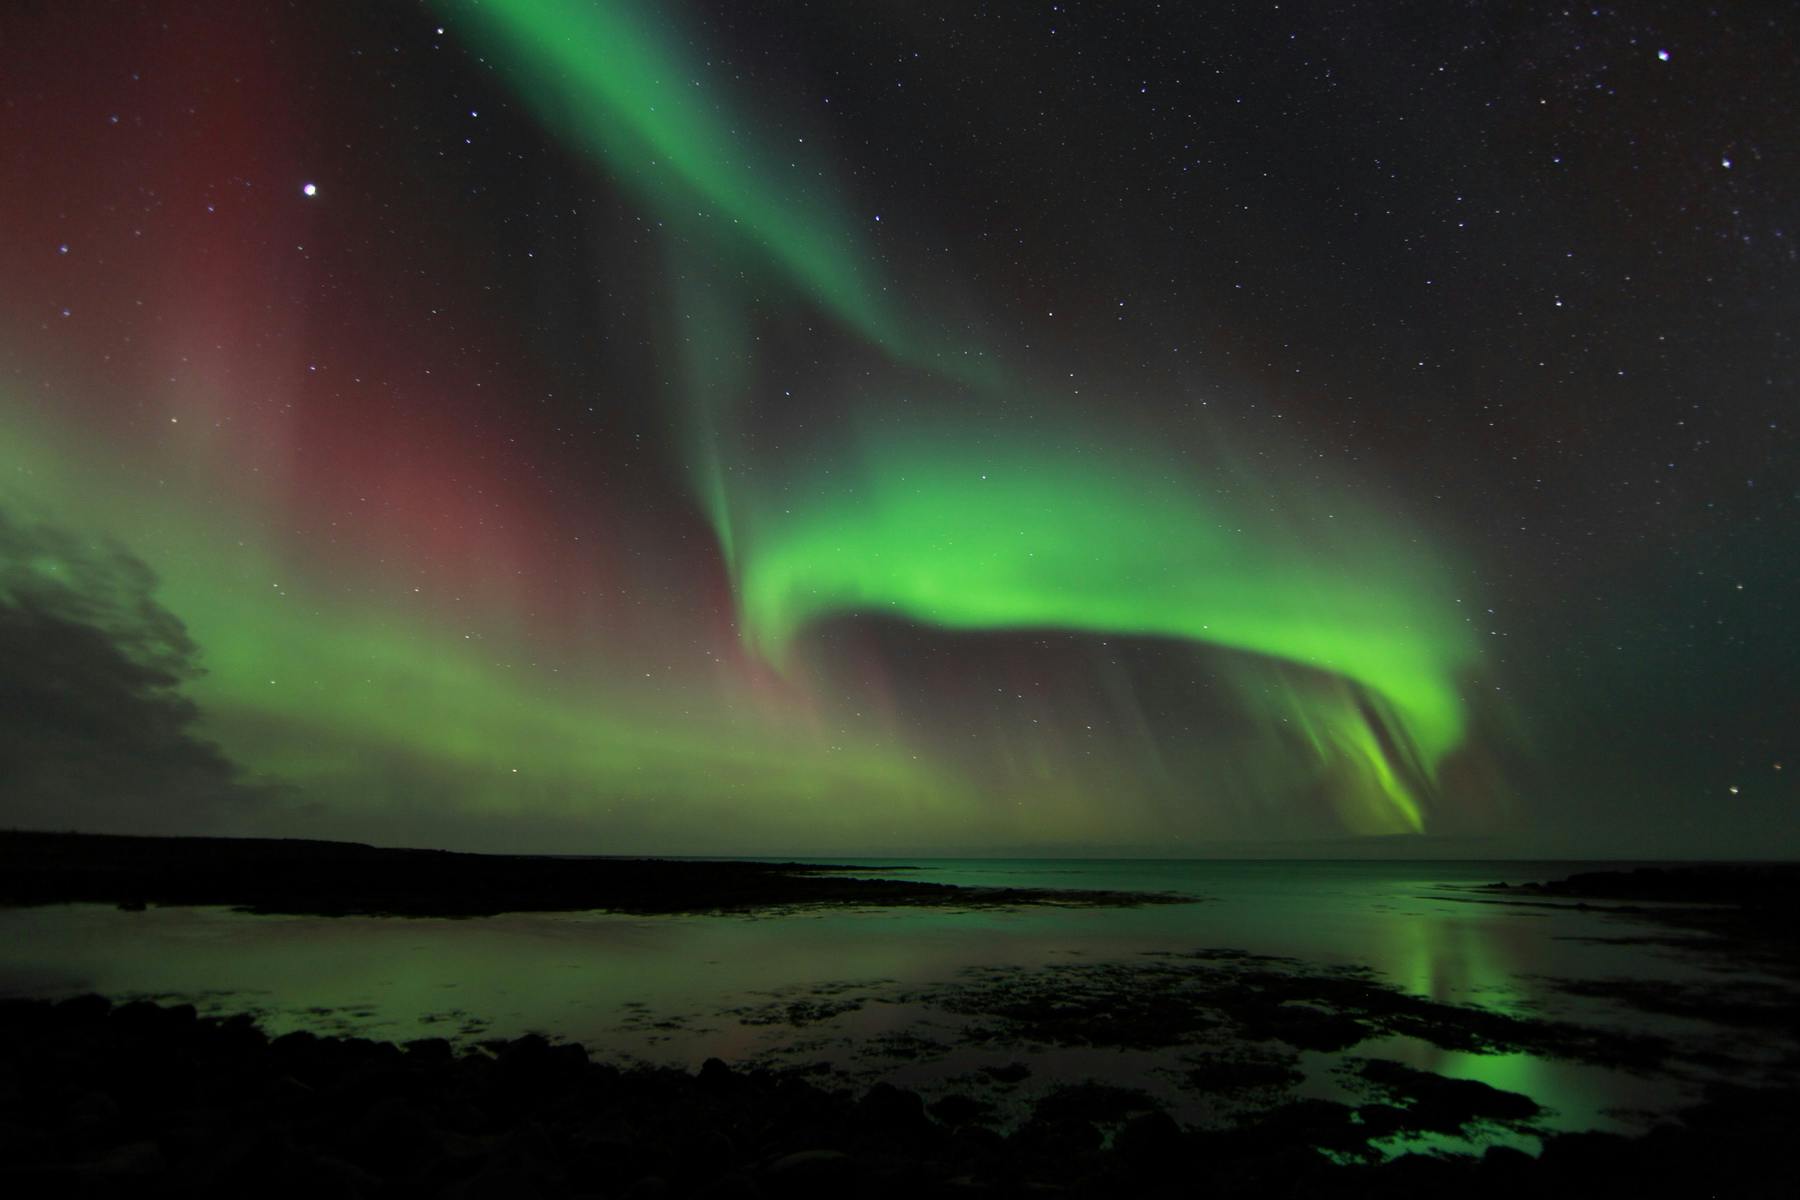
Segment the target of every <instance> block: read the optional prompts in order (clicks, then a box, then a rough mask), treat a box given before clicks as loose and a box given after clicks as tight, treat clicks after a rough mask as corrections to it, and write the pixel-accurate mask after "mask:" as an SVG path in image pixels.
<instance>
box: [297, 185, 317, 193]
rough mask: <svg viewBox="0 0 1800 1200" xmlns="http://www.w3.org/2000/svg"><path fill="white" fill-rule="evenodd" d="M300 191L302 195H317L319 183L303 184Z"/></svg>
mask: <svg viewBox="0 0 1800 1200" xmlns="http://www.w3.org/2000/svg"><path fill="white" fill-rule="evenodd" d="M300 192H301V194H302V195H306V196H316V195H318V194H319V185H318V184H316V183H307V184H302V185H301V187H300Z"/></svg>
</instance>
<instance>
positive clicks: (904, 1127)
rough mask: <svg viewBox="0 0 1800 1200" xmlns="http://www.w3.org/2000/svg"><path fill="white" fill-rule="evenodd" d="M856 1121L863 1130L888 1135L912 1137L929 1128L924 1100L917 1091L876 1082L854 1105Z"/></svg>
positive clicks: (929, 1122) (929, 1120) (929, 1123)
mask: <svg viewBox="0 0 1800 1200" xmlns="http://www.w3.org/2000/svg"><path fill="white" fill-rule="evenodd" d="M856 1118H857V1120H858V1121H859V1122H861V1123H862V1124H863V1125H864V1126H865V1127H868V1128H871V1129H874V1130H877V1131H880V1132H882V1133H888V1134H902V1135H906V1134H915V1133H918V1132H920V1131H921V1130H926V1129H929V1128H930V1127H931V1119H930V1118H929V1117H927V1116H926V1115H925V1101H924V1099H923V1098H921V1097H920V1095H919V1093H917V1092H909V1091H907V1090H906V1089H904V1088H897V1087H895V1086H894V1085H893V1084H891V1083H878V1084H876V1085H875V1086H874V1087H872V1088H870V1089H869V1090H868V1091H867V1092H866V1093H864V1095H863V1098H862V1099H861V1100H859V1101H858V1102H857V1105H856Z"/></svg>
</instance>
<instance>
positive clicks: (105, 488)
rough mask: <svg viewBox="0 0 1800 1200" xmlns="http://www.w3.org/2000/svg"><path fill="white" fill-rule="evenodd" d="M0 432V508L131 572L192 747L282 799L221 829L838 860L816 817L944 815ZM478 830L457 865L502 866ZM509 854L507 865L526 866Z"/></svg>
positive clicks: (896, 758) (928, 775)
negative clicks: (553, 828) (432, 821)
mask: <svg viewBox="0 0 1800 1200" xmlns="http://www.w3.org/2000/svg"><path fill="white" fill-rule="evenodd" d="M0 417H3V418H4V420H3V421H0V428H3V429H4V432H5V436H4V437H0V506H4V508H5V509H6V511H7V512H9V513H10V514H11V516H12V517H13V519H14V520H15V521H16V522H19V523H21V524H23V525H25V526H27V527H29V526H31V525H34V524H42V525H47V526H50V527H52V528H55V529H58V530H71V531H75V532H77V533H78V534H79V535H80V536H81V538H82V539H83V540H85V541H87V542H88V543H89V544H92V545H93V546H95V547H97V548H104V547H106V546H107V545H109V544H110V545H112V546H115V547H123V548H124V549H126V550H128V551H129V552H130V553H131V554H133V555H135V556H137V557H139V558H140V559H142V560H143V561H144V562H146V563H148V564H150V565H151V566H152V568H153V570H154V571H155V572H156V574H157V576H158V579H157V588H156V600H157V601H158V602H159V603H160V604H161V605H163V606H165V607H166V608H167V609H168V610H170V611H171V612H173V613H174V614H175V615H176V616H177V617H178V618H179V619H180V620H181V622H182V623H183V625H185V626H186V628H187V631H188V633H189V635H190V636H191V637H192V638H193V640H194V641H195V642H196V643H197V644H198V645H199V646H200V647H201V649H202V652H203V658H202V665H203V667H204V671H205V673H204V674H203V675H201V676H200V677H199V678H197V679H195V680H193V681H192V682H191V683H189V684H188V685H187V686H186V688H185V690H186V691H187V692H188V693H189V694H190V695H191V697H192V698H193V699H194V701H195V702H196V703H197V704H198V706H199V708H200V711H201V714H202V717H203V722H202V725H201V729H200V732H201V733H202V734H203V735H204V736H207V737H209V738H212V739H215V740H216V741H218V742H219V743H220V744H221V745H222V746H223V747H224V748H225V749H226V751H227V752H228V753H229V754H230V755H231V756H232V757H233V758H234V759H235V760H237V761H239V762H241V763H244V764H246V765H247V766H248V768H249V769H250V771H251V774H252V777H253V778H252V782H255V783H259V784H268V783H272V784H278V785H284V786H291V788H292V789H293V794H294V798H296V799H298V800H299V801H300V802H301V804H302V807H301V809H300V810H299V811H298V813H297V815H295V816H294V817H293V818H292V819H293V820H294V824H292V826H291V827H288V826H283V825H281V824H280V822H281V821H283V820H286V819H290V818H289V817H288V816H287V815H285V814H284V813H283V812H282V811H275V810H271V811H261V812H247V813H245V814H243V815H244V818H245V820H246V821H247V822H249V824H248V825H247V826H246V828H247V829H248V830H249V831H251V832H260V833H269V832H285V833H288V834H290V835H297V836H307V835H316V832H317V831H316V828H314V827H313V826H312V825H310V824H309V822H310V820H311V818H310V817H308V815H307V810H306V808H305V805H306V804H307V803H308V802H312V803H317V802H319V801H322V800H337V801H340V802H341V801H346V800H353V801H354V802H353V803H352V804H350V805H349V806H348V807H347V808H345V809H344V810H343V811H342V812H340V813H337V814H334V815H335V816H336V817H338V818H339V819H340V820H342V819H344V818H348V819H349V821H350V822H351V824H349V825H347V826H346V825H340V826H339V830H340V835H342V834H343V833H345V832H347V833H349V834H350V835H354V836H369V837H374V838H378V839H379V838H390V839H395V840H403V839H404V838H405V837H406V836H407V835H406V828H407V827H406V825H405V819H406V814H408V813H411V814H414V817H415V820H414V824H415V825H416V815H417V814H418V813H419V812H421V811H433V810H435V815H436V816H437V817H438V818H439V819H440V821H442V820H444V819H448V820H449V821H450V825H451V827H454V825H455V822H456V820H458V819H466V820H471V821H477V822H479V821H484V820H491V819H492V818H502V819H504V818H508V817H512V818H519V817H526V816H530V817H533V818H536V819H537V820H538V822H539V826H540V827H541V826H542V824H543V822H545V821H548V822H549V823H551V824H552V825H560V826H561V827H563V828H565V829H567V830H568V831H569V832H570V833H571V834H574V833H578V832H580V831H582V830H584V829H588V828H591V823H592V821H593V819H594V817H595V815H596V813H597V811H598V812H604V811H605V810H604V808H603V807H601V806H616V807H614V808H613V811H612V812H611V813H610V814H608V815H609V816H610V819H611V824H612V826H613V829H614V832H615V835H616V836H621V837H630V836H633V835H635V836H637V837H638V838H639V839H640V841H639V843H638V844H640V845H654V844H656V842H657V841H658V840H659V839H667V838H669V837H673V836H682V835H683V834H684V831H685V835H686V836H688V837H689V838H690V840H692V839H693V837H694V832H693V831H695V830H697V829H699V830H703V829H706V828H709V827H710V826H712V825H714V824H716V821H717V816H718V813H719V812H720V811H721V810H720V807H719V806H720V805H721V804H723V805H725V806H727V808H728V809H737V808H740V807H741V808H742V809H744V810H747V811H750V812H754V813H755V814H756V819H757V824H758V826H759V828H760V829H766V830H768V831H771V832H772V833H773V834H774V841H776V842H777V843H779V841H780V840H782V839H790V840H791V839H797V838H804V837H809V836H810V837H819V836H820V835H821V834H823V835H824V836H825V837H828V838H831V837H835V838H838V839H840V840H843V841H849V840H851V839H854V838H856V837H858V836H860V834H861V830H862V828H863V823H862V821H861V818H860V815H859V814H857V813H855V812H852V811H847V810H845V809H843V808H842V806H840V805H839V804H838V803H837V800H838V798H839V797H841V796H842V795H844V794H846V793H854V794H856V795H860V796H865V797H869V798H871V799H874V800H878V801H879V802H880V803H881V804H882V805H884V806H885V807H886V808H887V810H888V811H890V812H892V813H894V814H896V818H897V819H898V818H900V817H904V818H905V819H907V820H908V821H910V820H915V819H916V820H919V821H922V822H924V823H925V824H927V825H930V824H942V823H945V822H947V821H948V819H949V814H951V813H953V812H956V811H958V810H959V808H960V807H961V806H962V805H963V804H964V803H965V802H966V799H967V798H966V797H965V796H964V795H963V793H962V791H961V790H960V789H959V787H958V784H957V781H955V780H953V779H950V778H946V777H945V776H944V775H943V774H942V773H940V772H938V771H935V770H933V769H932V768H931V766H930V765H929V764H926V763H921V762H919V761H917V760H916V759H915V757H914V756H913V755H910V754H907V753H902V752H901V751H900V749H898V748H896V747H894V746H891V745H884V744H880V743H879V742H878V741H876V740H874V739H870V738H863V739H858V738H856V737H854V736H845V735H844V734H842V733H838V732H834V733H833V735H832V737H831V747H830V749H829V751H828V752H827V751H825V750H824V749H822V747H821V746H820V744H819V742H820V739H819V737H818V736H816V735H815V734H814V733H813V732H812V731H809V730H807V729H805V728H802V727H792V726H790V725H788V724H784V723H783V722H782V721H780V720H779V719H775V718H769V717H765V716H763V715H762V714H759V713H757V712H755V711H746V710H745V709H744V707H743V706H742V705H733V704H731V703H729V697H726V696H720V695H717V694H716V692H715V691H714V690H712V689H710V688H709V687H708V686H707V681H706V680H704V679H698V680H696V679H686V680H679V681H677V682H678V683H680V684H681V686H680V687H679V688H678V689H677V690H675V691H673V692H671V689H670V688H669V687H668V685H667V684H666V683H665V682H664V681H661V680H658V681H643V682H641V684H634V683H633V681H632V680H630V679H628V678H624V677H623V676H624V674H625V673H624V672H621V671H619V670H617V669H616V665H615V664H612V663H608V664H604V667H603V668H602V669H598V670H584V671H571V672H566V673H561V672H553V671H551V670H549V669H548V667H547V666H545V665H542V660H543V659H544V658H545V657H546V654H547V651H546V649H545V648H544V647H542V646H534V645H533V644H532V638H531V636H530V631H529V622H528V621H523V622H508V621H507V620H505V619H500V618H503V617H504V615H505V608H504V606H496V605H489V606H486V611H485V612H484V613H483V614H482V616H481V617H480V619H479V621H478V622H475V623H474V624H473V625H472V624H471V622H470V620H469V619H468V617H467V616H465V615H462V614H459V613H457V612H456V611H455V610H454V609H446V608H443V607H441V606H434V604H433V602H432V601H431V600H430V598H421V597H419V596H417V595H415V594H414V593H413V589H412V588H410V587H403V586H397V585H396V584H395V583H394V581H392V580H383V579H382V578H381V577H380V576H378V575H377V576H374V577H372V578H371V579H370V580H369V581H368V586H366V587H353V586H347V581H346V579H344V578H343V577H342V576H340V577H338V578H337V579H335V580H333V581H331V582H329V583H316V582H314V581H313V579H312V578H311V577H312V576H313V574H314V572H313V571H311V570H309V569H308V563H307V562H306V561H305V556H304V555H302V554H299V553H297V552H296V550H295V549H294V548H293V547H291V546H289V545H288V544H287V543H286V542H285V541H284V540H283V539H282V538H281V537H280V535H279V532H278V531H280V530H281V529H282V528H283V524H284V522H283V521H282V520H281V519H280V516H279V508H278V507H275V506H268V507H265V506H264V505H263V504H261V503H259V502H258V501H257V500H256V499H255V498H254V497H251V496H244V497H240V498H239V501H238V503H237V504H235V505H232V506H226V507H224V508H222V507H221V506H220V505H219V504H218V503H217V501H216V495H215V493H214V491H213V489H212V487H211V486H210V485H209V483H208V482H207V480H208V479H209V478H210V477H209V476H208V475H207V474H205V473H195V474H192V475H190V476H189V477H187V478H186V479H183V478H181V477H180V476H179V475H177V474H176V473H174V472H170V471H167V470H165V469H164V466H163V464H161V463H159V462H158V461H157V460H156V459H154V458H146V456H144V455H143V454H142V453H141V451H140V452H127V451H121V450H113V449H109V448H107V447H105V446H104V445H103V444H101V443H98V442H94V441H91V440H89V439H86V438H83V437H81V436H80V435H79V434H76V435H75V436H69V435H68V433H67V432H64V431H59V430H58V429H56V428H54V422H46V421H42V420H35V419H33V418H32V417H31V415H30V409H29V407H28V406H27V405H26V404H24V403H20V402H18V401H17V400H16V398H14V397H11V396H8V395H6V394H5V393H4V392H0ZM145 496H154V497H155V498H156V502H155V503H154V504H146V503H144V502H143V497H145ZM12 565H13V564H7V563H0V568H3V567H8V566H12ZM23 565H24V566H26V567H27V568H28V569H31V570H35V571H40V572H45V573H48V574H50V575H52V577H55V576H57V575H59V574H60V575H62V576H64V577H67V576H69V575H71V574H74V573H79V570H80V568H81V564H80V563H69V562H61V561H57V559H56V557H55V556H50V557H45V558H44V559H42V560H41V561H32V562H29V563H26V564H23ZM0 599H3V597H0ZM509 624H510V625H512V627H510V628H509ZM471 628H474V629H476V630H478V631H479V633H478V634H477V635H475V636H471V634H470V632H469V631H470V629H471ZM606 668H610V669H606ZM457 805H465V806H467V809H466V811H465V812H463V813H461V814H458V813H455V812H454V811H452V810H453V809H454V808H455V807H456V806H457ZM482 830H483V831H482V832H481V833H480V834H479V835H478V836H480V837H481V838H482V840H481V841H480V842H475V843H470V844H479V845H486V846H488V847H489V848H496V849H504V848H507V847H508V845H509V843H507V842H506V841H505V840H504V839H503V838H501V839H499V840H496V835H495V834H494V832H493V829H492V828H491V827H489V826H483V827H482ZM414 836H416V835H414ZM531 836H532V835H529V834H528V835H526V840H523V841H520V842H518V843H516V845H518V846H519V847H520V848H526V849H531V848H535V849H542V848H543V843H542V842H541V841H536V842H534V841H531V840H529V839H530V837H531ZM536 836H539V837H541V833H540V834H538V835H536ZM466 840H467V838H466V835H465V841H466ZM700 844H701V845H703V846H704V848H705V850H706V852H712V853H728V852H730V851H731V850H732V849H733V843H732V842H729V841H726V842H720V843H710V842H706V841H705V839H704V838H702V839H700Z"/></svg>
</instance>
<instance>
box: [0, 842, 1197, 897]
mask: <svg viewBox="0 0 1800 1200" xmlns="http://www.w3.org/2000/svg"><path fill="white" fill-rule="evenodd" d="M855 869H856V868H854V867H848V866H844V865H841V864H825V863H796V862H785V863H781V862H752V861H745V860H741V859H737V860H696V859H686V860H677V859H655V858H620V859H614V858H564V857H549V856H544V857H538V856H530V855H510V854H469V853H461V852H455V851H448V850H406V849H391V848H385V847H377V846H367V845H362V844H360V843H355V842H326V841H311V840H299V839H293V840H288V839H269V838H216V837H134V836H125V835H117V834H90V833H38V832H25V831H9V832H0V906H8V907H22V906H31V905H43V904H71V903H98V904H116V905H119V906H121V907H124V908H143V907H146V906H148V905H151V904H155V905H184V906H202V905H226V906H230V907H234V908H239V909H243V910H245V911H249V912H256V913H270V914H274V913H281V914H288V915H307V916H401V917H485V916H494V915H497V914H499V913H504V912H582V911H593V910H606V911H611V912H622V913H632V914H638V915H653V914H674V913H708V912H748V911H754V910H765V909H771V908H786V907H793V906H801V905H835V906H932V907H953V908H954V907H988V908H991V907H1008V906H1018V905H1061V906H1079V907H1108V908H1111V907H1135V906H1138V905H1144V904H1169V903H1195V902H1197V898H1196V897H1191V896H1176V895H1172V894H1167V893H1156V892H1124V891H1097V890H1092V889H1051V888H973V887H958V886H954V885H951V884H944V883H927V882H919V881H915V880H887V879H858V878H851V877H847V876H845V875H844V874H843V872H845V871H849V870H855Z"/></svg>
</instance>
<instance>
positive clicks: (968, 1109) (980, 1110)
mask: <svg viewBox="0 0 1800 1200" xmlns="http://www.w3.org/2000/svg"><path fill="white" fill-rule="evenodd" d="M925 1111H926V1112H928V1113H930V1114H931V1115H932V1116H933V1117H935V1118H937V1119H938V1120H939V1121H941V1122H943V1123H944V1124H945V1125H948V1126H950V1127H951V1128H955V1127H956V1126H958V1125H967V1124H970V1123H971V1122H975V1121H985V1120H987V1119H988V1118H989V1117H990V1116H992V1115H993V1112H994V1106H993V1105H992V1104H989V1103H988V1102H987V1101H985V1100H977V1099H975V1098H974V1097H973V1096H965V1095H963V1094H962V1093H961V1092H952V1093H951V1094H950V1095H948V1096H940V1097H939V1098H938V1099H936V1100H934V1101H932V1102H931V1104H930V1105H929V1106H928V1107H927V1108H926V1110H925Z"/></svg>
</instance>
